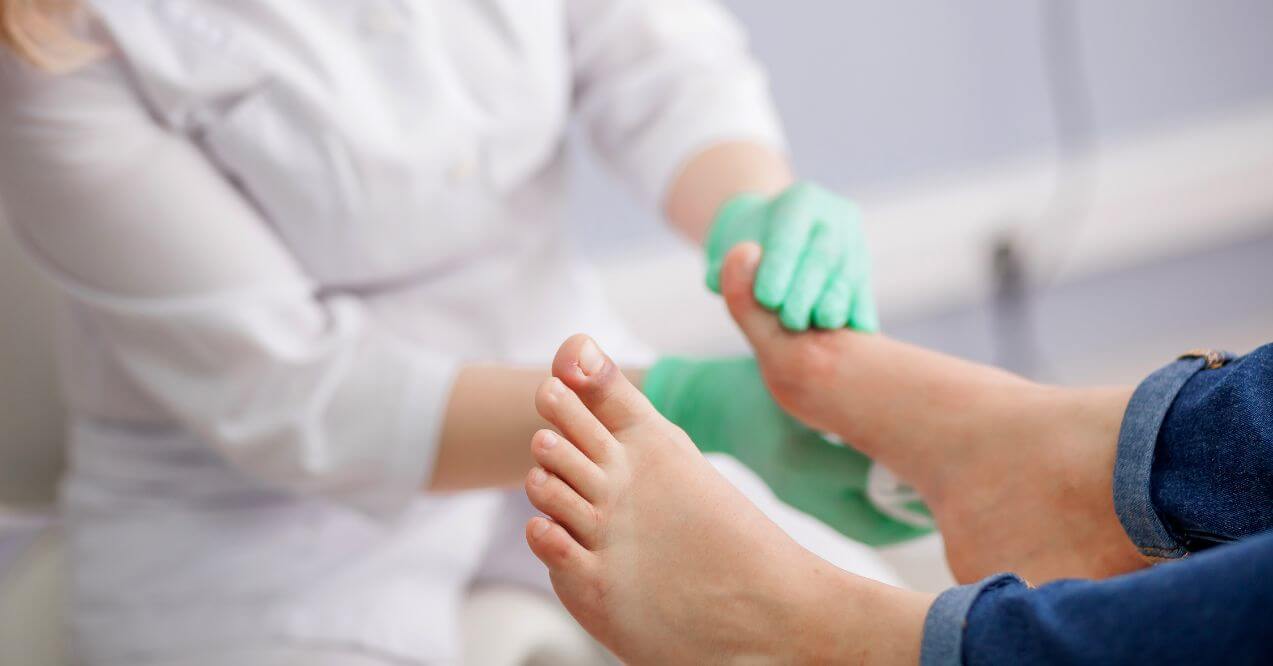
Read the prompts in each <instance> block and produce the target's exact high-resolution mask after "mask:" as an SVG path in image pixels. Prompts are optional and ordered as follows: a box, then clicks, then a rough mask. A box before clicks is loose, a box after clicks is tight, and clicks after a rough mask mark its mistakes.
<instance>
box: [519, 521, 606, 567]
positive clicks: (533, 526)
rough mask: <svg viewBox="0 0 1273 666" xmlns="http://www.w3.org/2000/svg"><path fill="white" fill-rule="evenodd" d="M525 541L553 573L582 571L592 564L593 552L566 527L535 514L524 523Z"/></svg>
mask: <svg viewBox="0 0 1273 666" xmlns="http://www.w3.org/2000/svg"><path fill="white" fill-rule="evenodd" d="M526 543H527V544H529V545H530V550H531V552H533V553H535V557H538V558H539V561H541V562H543V563H544V564H545V565H547V566H548V569H549V570H551V571H552V572H553V573H554V574H557V573H566V574H571V573H583V572H585V571H586V570H587V569H589V568H590V567H591V566H592V558H593V554H592V553H590V552H588V550H587V549H586V548H584V547H583V546H582V545H580V543H579V542H578V541H575V538H574V537H572V536H570V533H569V532H567V531H566V528H564V527H562V526H561V525H558V524H557V523H555V522H553V521H551V520H548V519H547V518H543V517H540V516H536V517H534V518H531V519H530V522H528V523H526Z"/></svg>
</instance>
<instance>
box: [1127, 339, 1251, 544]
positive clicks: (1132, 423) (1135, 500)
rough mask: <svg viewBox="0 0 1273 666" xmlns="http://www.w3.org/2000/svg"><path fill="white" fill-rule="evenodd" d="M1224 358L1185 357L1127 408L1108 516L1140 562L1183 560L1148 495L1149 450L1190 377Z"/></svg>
mask: <svg viewBox="0 0 1273 666" xmlns="http://www.w3.org/2000/svg"><path fill="white" fill-rule="evenodd" d="M1230 358H1232V357H1231V355H1227V354H1220V353H1218V352H1207V353H1203V352H1200V351H1191V352H1189V353H1188V354H1186V355H1184V356H1182V357H1181V358H1180V359H1179V360H1177V361H1176V362H1174V363H1171V364H1170V365H1167V366H1165V367H1163V368H1160V369H1159V370H1157V371H1156V372H1154V373H1153V374H1151V375H1150V376H1149V377H1147V378H1146V379H1145V381H1143V382H1141V384H1140V386H1137V387H1136V391H1135V392H1134V393H1133V394H1132V398H1131V400H1130V401H1129V402H1128V404H1127V411H1126V412H1125V413H1124V416H1123V423H1122V427H1121V428H1120V429H1119V433H1118V450H1117V454H1116V457H1115V460H1114V484H1113V485H1114V488H1113V491H1114V511H1115V513H1117V514H1118V520H1119V522H1120V523H1122V525H1123V529H1124V530H1125V531H1126V532H1127V536H1128V537H1130V538H1131V540H1132V543H1134V544H1136V547H1137V549H1138V550H1139V551H1140V553H1141V554H1142V555H1145V556H1146V557H1149V558H1152V559H1157V560H1165V559H1178V558H1181V557H1184V556H1185V555H1187V554H1188V550H1187V549H1186V548H1185V546H1184V545H1183V544H1181V543H1180V542H1179V541H1178V540H1177V539H1176V538H1175V537H1174V536H1172V534H1171V532H1170V531H1169V530H1168V529H1167V526H1166V525H1164V524H1163V522H1162V519H1161V518H1160V517H1159V516H1158V512H1157V511H1156V510H1155V509H1154V505H1153V498H1152V495H1151V490H1152V489H1151V474H1152V471H1153V465H1154V449H1155V448H1156V447H1157V444H1158V434H1159V431H1160V430H1161V428H1162V423H1163V420H1164V419H1165V418H1166V416H1167V411H1168V410H1169V409H1170V408H1171V405H1172V403H1173V402H1175V399H1176V395H1177V394H1178V393H1179V392H1180V390H1181V389H1182V388H1184V385H1185V384H1186V383H1187V382H1188V381H1189V380H1190V379H1191V378H1192V377H1193V376H1194V375H1195V374H1197V373H1198V372H1200V371H1202V370H1203V369H1207V368H1214V367H1219V366H1220V365H1223V364H1224V363H1226V362H1227V361H1228V360H1229V359H1230ZM1217 359H1219V362H1217Z"/></svg>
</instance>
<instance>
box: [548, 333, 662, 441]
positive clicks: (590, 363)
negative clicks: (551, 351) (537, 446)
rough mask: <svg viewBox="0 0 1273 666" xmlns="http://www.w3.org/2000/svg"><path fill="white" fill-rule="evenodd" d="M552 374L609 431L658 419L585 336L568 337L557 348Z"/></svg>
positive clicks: (626, 379) (642, 397)
mask: <svg viewBox="0 0 1273 666" xmlns="http://www.w3.org/2000/svg"><path fill="white" fill-rule="evenodd" d="M553 375H554V376H556V377H558V378H560V379H561V381H562V382H564V383H565V384H566V386H568V387H569V388H570V389H571V390H573V391H574V393H575V394H576V395H578V396H579V399H580V400H582V401H583V404H584V405H586V406H587V408H588V409H589V410H591V411H592V413H593V414H595V415H596V417H597V418H598V419H599V420H600V421H601V423H602V424H603V425H605V426H606V427H607V428H609V429H610V430H611V431H612V432H614V431H619V430H626V429H628V428H631V427H633V426H636V425H638V424H640V423H643V422H646V421H648V420H650V419H657V418H659V416H658V412H656V411H655V410H654V407H653V406H652V405H651V404H650V401H649V400H646V398H645V396H644V395H643V394H642V393H641V391H640V390H638V389H637V387H635V386H633V385H632V382H629V381H628V378H627V377H624V376H623V373H622V372H620V371H619V366H617V365H615V363H614V361H612V360H610V358H609V357H608V356H606V355H605V353H604V352H602V351H601V348H600V347H598V346H597V343H596V342H594V341H593V340H592V338H590V337H588V336H586V335H575V336H572V337H571V338H570V339H568V340H566V342H564V343H563V344H562V345H561V348H560V349H559V350H557V357H556V358H554V359H553Z"/></svg>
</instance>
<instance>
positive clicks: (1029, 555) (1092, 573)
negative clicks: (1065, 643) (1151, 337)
mask: <svg viewBox="0 0 1273 666" xmlns="http://www.w3.org/2000/svg"><path fill="white" fill-rule="evenodd" d="M759 252H760V249H759V248H758V247H756V246H755V245H744V246H740V247H739V248H735V250H734V251H733V253H732V254H731V255H730V256H729V257H728V258H727V261H726V266H725V272H724V273H723V275H722V280H723V293H724V295H725V298H726V300H727V302H728V304H729V308H730V312H731V314H732V315H733V316H734V318H735V320H737V322H738V324H739V326H741V327H742V329H743V332H744V333H745V334H746V335H747V337H748V339H749V340H750V341H751V343H752V345H753V347H755V350H756V355H757V358H758V359H759V362H760V366H761V371H762V373H763V374H764V376H765V380H766V383H767V384H768V385H769V387H770V389H771V391H772V392H773V394H774V397H775V398H776V399H777V401H778V402H779V404H781V405H782V406H783V407H784V408H785V409H786V410H787V411H789V412H790V413H791V414H792V415H793V416H795V417H796V418H798V419H800V420H802V421H804V422H805V423H807V424H808V425H810V426H813V427H816V428H819V429H823V430H826V431H829V432H834V433H836V434H837V435H839V436H841V437H843V438H844V440H845V441H847V442H851V443H852V444H853V445H854V446H855V447H857V448H858V449H860V450H861V451H863V452H864V453H866V454H867V455H870V456H871V457H873V458H875V459H876V460H878V461H880V462H881V463H883V464H884V465H885V466H887V467H889V468H890V469H892V470H893V471H894V472H895V473H897V474H898V475H899V476H900V477H902V478H904V479H906V480H907V481H908V482H910V483H911V484H912V485H914V486H915V488H916V489H917V490H918V491H919V492H920V493H921V494H922V495H923V496H924V498H925V500H926V501H927V502H928V504H929V507H930V508H931V509H932V511H933V514H934V516H935V518H936V519H937V523H938V527H939V528H940V529H941V531H942V533H943V535H944V537H945V540H946V550H947V556H948V559H949V561H950V564H951V568H952V569H953V571H954V573H955V576H956V578H958V579H959V580H961V581H971V580H975V579H978V578H981V577H982V576H985V575H988V574H991V573H994V572H997V571H1003V570H1011V571H1015V572H1017V573H1019V574H1020V575H1022V576H1024V577H1026V578H1027V579H1028V580H1030V581H1031V582H1043V581H1046V580H1051V579H1054V578H1058V577H1069V576H1085V577H1103V576H1109V575H1112V574H1115V573H1120V572H1124V571H1129V570H1132V569H1136V568H1139V567H1142V566H1144V564H1145V563H1144V562H1143V560H1142V559H1141V558H1140V557H1139V555H1138V554H1137V552H1136V549H1135V547H1134V546H1133V545H1132V543H1131V541H1130V540H1129V539H1128V537H1127V536H1126V534H1125V533H1124V531H1123V528H1122V526H1121V525H1120V524H1119V521H1118V518H1117V517H1116V515H1115V513H1114V505H1113V494H1112V487H1113V481H1112V477H1113V468H1114V455H1115V449H1116V442H1117V437H1118V428H1119V424H1120V423H1121V420H1122V415H1123V410H1124V408H1125V407H1126V405H1127V401H1128V399H1129V398H1130V396H1131V389H1130V388H1128V389H1122V388H1118V389H1084V390H1075V389H1060V388H1055V387H1047V386H1042V385H1038V384H1034V383H1032V382H1029V381H1026V380H1024V379H1022V378H1020V377H1017V376H1015V375H1012V374H1009V373H1006V372H1003V371H1001V370H997V369H994V368H989V367H986V366H982V365H977V364H974V363H969V362H966V361H962V360H959V359H956V358H952V357H949V356H945V355H943V354H938V353H935V352H931V351H928V350H925V349H921V348H919V347H914V346H911V345H907V344H903V343H901V342H897V341H894V340H890V339H888V338H886V337H884V336H880V335H865V334H861V333H856V332H853V331H849V330H847V329H846V330H839V331H816V332H806V333H798V334H793V333H789V332H787V331H786V330H784V329H783V328H782V327H781V326H780V325H779V323H778V321H777V318H776V317H774V315H773V314H772V313H770V312H768V311H766V310H764V309H763V308H761V307H760V306H759V305H757V304H756V302H755V300H754V299H753V298H752V296H751V293H752V291H751V290H752V279H753V277H754V274H755V265H756V262H757V261H758V259H759Z"/></svg>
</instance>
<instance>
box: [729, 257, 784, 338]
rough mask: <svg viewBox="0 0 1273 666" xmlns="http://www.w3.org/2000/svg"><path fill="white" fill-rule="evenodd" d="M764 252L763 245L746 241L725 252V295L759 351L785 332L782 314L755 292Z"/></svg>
mask: <svg viewBox="0 0 1273 666" xmlns="http://www.w3.org/2000/svg"><path fill="white" fill-rule="evenodd" d="M760 252H761V250H760V246H759V245H756V244H755V243H743V244H741V245H739V246H737V247H735V248H734V249H733V250H730V252H729V254H727V255H725V265H724V267H723V268H721V294H723V295H724V296H725V304H726V305H728V306H729V314H730V315H732V316H733V318H734V321H736V322H738V326H739V328H741V329H742V331H743V335H746V336H747V340H748V341H749V342H751V346H752V347H753V348H754V349H756V351H757V353H760V352H762V351H763V350H765V349H767V348H768V347H769V346H770V344H771V343H772V342H773V341H775V340H779V339H781V338H782V337H783V336H784V332H783V329H782V324H781V323H779V321H778V318H777V317H775V316H774V315H773V313H772V312H770V311H768V310H766V309H765V308H764V306H762V305H761V304H760V303H757V302H756V298H755V297H754V296H753V295H752V292H753V290H754V288H753V285H754V284H755V282H756V267H757V266H759V265H760Z"/></svg>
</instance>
